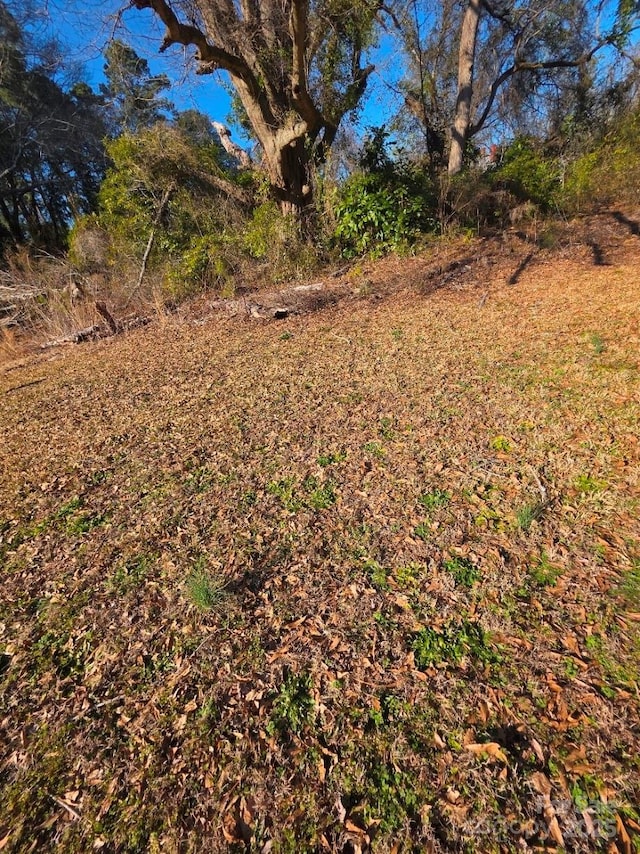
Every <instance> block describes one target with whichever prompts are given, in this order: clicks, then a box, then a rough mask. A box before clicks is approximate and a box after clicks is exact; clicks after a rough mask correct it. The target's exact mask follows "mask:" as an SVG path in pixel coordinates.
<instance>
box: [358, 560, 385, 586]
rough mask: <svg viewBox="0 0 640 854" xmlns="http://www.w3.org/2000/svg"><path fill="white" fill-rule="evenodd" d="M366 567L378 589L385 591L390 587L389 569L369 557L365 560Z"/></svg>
mask: <svg viewBox="0 0 640 854" xmlns="http://www.w3.org/2000/svg"><path fill="white" fill-rule="evenodd" d="M364 568H365V570H366V572H367V574H368V575H369V578H370V579H371V584H372V585H373V586H374V587H375V589H376V590H380V591H385V590H388V589H389V581H388V579H387V570H386V569H385V568H384V566H382V565H381V564H379V563H378V561H377V560H373V559H368V560H367V561H365V564H364Z"/></svg>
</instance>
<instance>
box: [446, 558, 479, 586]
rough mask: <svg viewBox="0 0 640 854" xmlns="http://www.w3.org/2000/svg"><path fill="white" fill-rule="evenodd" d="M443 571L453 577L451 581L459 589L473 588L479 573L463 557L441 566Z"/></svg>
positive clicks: (475, 567)
mask: <svg viewBox="0 0 640 854" xmlns="http://www.w3.org/2000/svg"><path fill="white" fill-rule="evenodd" d="M443 569H444V570H445V572H448V573H449V575H452V576H453V580H454V581H455V583H456V584H458V585H460V586H461V587H473V585H474V584H475V583H476V581H478V580H479V578H480V576H481V573H480V570H479V569H478V567H477V566H474V564H472V563H471V561H470V560H468V559H467V558H464V557H453V558H451V559H450V560H447V561H445V562H444V564H443Z"/></svg>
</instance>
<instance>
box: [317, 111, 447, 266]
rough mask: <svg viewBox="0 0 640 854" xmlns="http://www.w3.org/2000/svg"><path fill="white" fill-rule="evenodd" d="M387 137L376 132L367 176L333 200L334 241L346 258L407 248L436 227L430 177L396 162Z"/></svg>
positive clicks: (366, 160) (364, 161)
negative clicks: (387, 148)
mask: <svg viewBox="0 0 640 854" xmlns="http://www.w3.org/2000/svg"><path fill="white" fill-rule="evenodd" d="M387 136H388V134H387V133H386V131H384V130H383V129H381V128H378V129H375V130H374V131H373V132H372V134H371V136H370V137H369V139H368V140H367V142H366V143H365V147H364V151H363V154H362V156H361V159H360V165H361V168H362V172H360V173H356V174H355V175H353V176H352V177H351V178H349V179H348V180H347V181H345V183H344V184H343V185H342V186H341V187H338V188H337V189H336V190H335V191H334V193H333V195H330V197H329V201H330V204H331V207H332V213H333V218H334V221H335V226H334V229H333V243H334V245H335V246H337V247H338V248H339V249H340V251H341V253H342V255H344V256H345V257H353V256H355V255H363V254H365V253H367V252H369V253H373V254H376V255H380V254H383V253H384V252H385V251H389V250H398V249H402V248H404V247H405V246H408V245H411V244H412V243H414V242H415V240H416V239H417V238H418V236H419V235H420V234H422V233H424V232H428V231H435V229H436V227H437V221H436V218H435V214H434V211H435V193H434V188H433V185H432V183H431V181H430V179H429V178H428V176H427V175H426V174H425V173H424V171H423V170H422V169H420V168H419V167H417V166H414V165H411V164H409V163H406V162H405V161H403V160H402V159H398V160H392V158H391V157H390V156H389V154H388V153H387V151H386V140H387Z"/></svg>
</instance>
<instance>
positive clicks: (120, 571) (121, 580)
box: [109, 554, 155, 595]
mask: <svg viewBox="0 0 640 854" xmlns="http://www.w3.org/2000/svg"><path fill="white" fill-rule="evenodd" d="M154 563H155V556H153V555H147V554H139V555H134V556H133V557H130V558H127V559H126V560H124V561H122V562H121V563H119V564H118V565H117V566H116V569H115V571H114V573H113V576H112V578H111V581H110V584H109V587H110V588H111V589H112V590H114V591H116V592H117V593H121V594H122V595H124V594H126V593H129V592H131V591H132V590H135V589H136V588H138V587H140V586H141V585H142V584H144V582H145V580H146V578H147V576H148V575H149V573H150V571H151V568H152V566H153V564H154Z"/></svg>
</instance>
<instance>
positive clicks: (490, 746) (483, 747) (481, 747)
mask: <svg viewBox="0 0 640 854" xmlns="http://www.w3.org/2000/svg"><path fill="white" fill-rule="evenodd" d="M466 750H468V751H469V753H473V754H474V756H482V755H484V754H486V755H487V756H489V757H491V759H497V760H498V761H499V762H504V763H505V764H508V761H509V760H508V759H507V757H506V755H505V754H504V752H503V750H502V748H501V747H500V745H499V744H498V743H497V742H496V741H489V742H487V743H486V744H467V746H466Z"/></svg>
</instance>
